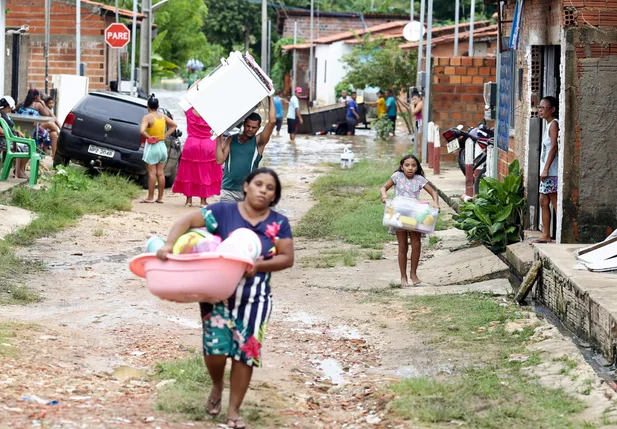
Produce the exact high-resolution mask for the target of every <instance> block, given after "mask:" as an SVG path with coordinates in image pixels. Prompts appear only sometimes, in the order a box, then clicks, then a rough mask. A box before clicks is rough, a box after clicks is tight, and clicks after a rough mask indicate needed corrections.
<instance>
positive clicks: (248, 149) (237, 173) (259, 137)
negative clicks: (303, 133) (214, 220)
mask: <svg viewBox="0 0 617 429" xmlns="http://www.w3.org/2000/svg"><path fill="white" fill-rule="evenodd" d="M269 98H270V106H269V109H268V110H269V111H268V115H269V118H268V123H267V124H266V126H265V127H264V129H263V131H262V132H261V133H260V134H257V131H259V127H260V126H261V116H259V114H258V113H256V112H253V113H251V114H250V115H248V116H247V118H246V119H245V120H244V127H243V129H242V134H239V135H235V136H224V135H223V136H219V137H218V138H217V139H216V162H217V164H223V184H222V186H221V199H220V201H223V202H237V201H242V200H244V192H243V187H244V185H243V183H244V179H246V177H247V176H248V175H249V174H251V172H252V171H254V170H256V169H257V168H258V167H259V162H260V161H261V158H262V157H263V153H264V149H265V147H266V145H267V144H268V142H269V141H270V137H271V136H272V132H273V131H274V127H275V125H276V111H275V108H274V100H272V97H269Z"/></svg>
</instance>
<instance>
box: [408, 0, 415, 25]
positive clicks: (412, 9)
mask: <svg viewBox="0 0 617 429" xmlns="http://www.w3.org/2000/svg"><path fill="white" fill-rule="evenodd" d="M414 3H415V1H414V0H411V7H410V8H409V14H410V16H409V22H413V15H414V7H415V5H414Z"/></svg>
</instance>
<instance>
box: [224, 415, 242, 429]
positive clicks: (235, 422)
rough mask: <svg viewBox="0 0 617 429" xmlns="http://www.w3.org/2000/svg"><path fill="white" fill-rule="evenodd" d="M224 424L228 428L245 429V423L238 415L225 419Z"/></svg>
mask: <svg viewBox="0 0 617 429" xmlns="http://www.w3.org/2000/svg"><path fill="white" fill-rule="evenodd" d="M229 422H231V424H232V425H233V426H232V425H230V424H229ZM226 425H227V427H228V428H235V429H246V424H244V422H243V421H242V419H241V418H240V417H238V418H237V419H227V422H226Z"/></svg>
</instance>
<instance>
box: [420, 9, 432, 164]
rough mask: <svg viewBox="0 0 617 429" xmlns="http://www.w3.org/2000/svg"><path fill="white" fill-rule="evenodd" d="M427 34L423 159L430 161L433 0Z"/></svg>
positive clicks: (429, 12)
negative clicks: (429, 126) (429, 123)
mask: <svg viewBox="0 0 617 429" xmlns="http://www.w3.org/2000/svg"><path fill="white" fill-rule="evenodd" d="M426 27H427V31H428V34H427V36H426V60H425V63H426V87H425V90H424V94H425V95H424V101H423V104H422V159H423V160H424V162H428V121H429V119H430V113H431V80H432V78H431V75H432V73H431V45H432V43H433V40H432V39H433V0H428V18H427V26H426Z"/></svg>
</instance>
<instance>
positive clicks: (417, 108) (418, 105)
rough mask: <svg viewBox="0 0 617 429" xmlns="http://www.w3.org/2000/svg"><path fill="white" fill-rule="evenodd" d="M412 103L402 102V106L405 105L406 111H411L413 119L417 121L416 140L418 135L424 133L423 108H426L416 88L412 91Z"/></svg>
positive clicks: (415, 125) (415, 124) (415, 123)
mask: <svg viewBox="0 0 617 429" xmlns="http://www.w3.org/2000/svg"><path fill="white" fill-rule="evenodd" d="M410 101H411V103H410V104H407V103H405V102H404V101H401V104H402V105H403V107H404V108H405V109H407V110H409V113H410V114H411V117H412V118H414V119H415V122H414V128H415V132H414V139H415V138H416V136H417V135H418V133H421V132H422V108H423V106H424V103H423V100H422V96H421V95H420V92H419V91H418V89H417V88H414V89H413V90H412V91H411V100H410Z"/></svg>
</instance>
